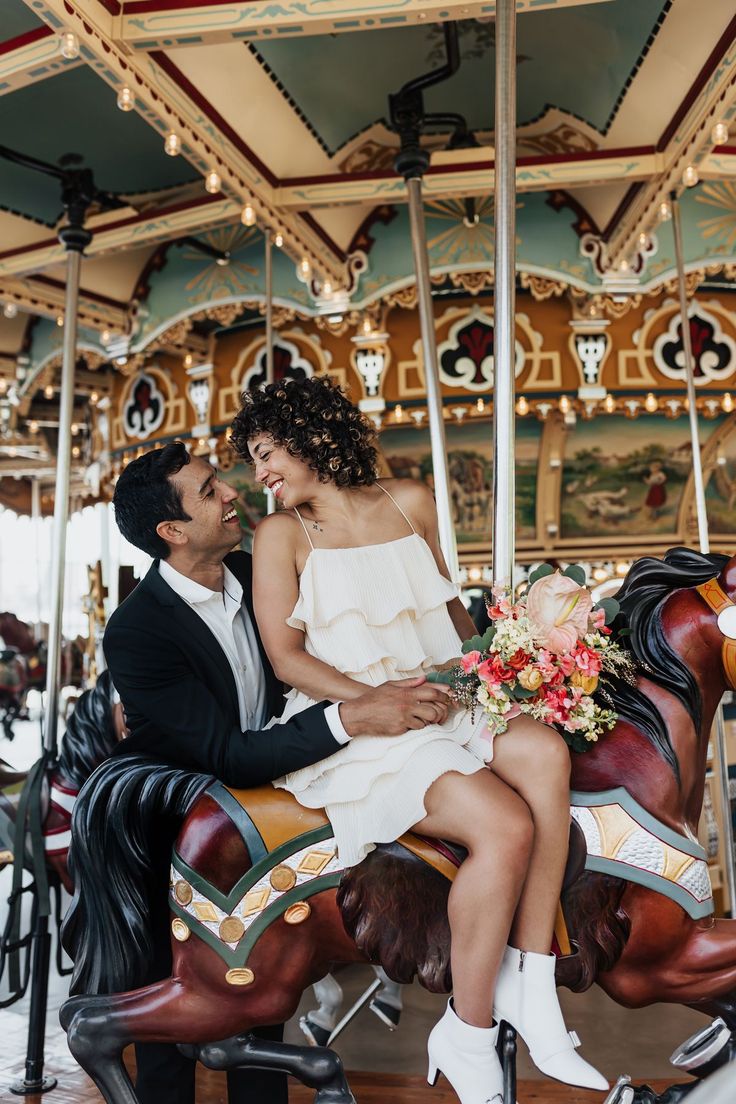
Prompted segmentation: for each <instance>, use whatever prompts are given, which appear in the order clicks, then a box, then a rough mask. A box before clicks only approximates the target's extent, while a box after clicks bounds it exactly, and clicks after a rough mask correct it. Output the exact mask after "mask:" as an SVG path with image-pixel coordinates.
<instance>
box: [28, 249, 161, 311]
mask: <svg viewBox="0 0 736 1104" xmlns="http://www.w3.org/2000/svg"><path fill="white" fill-rule="evenodd" d="M155 249H156V247H150V246H146V247H144V248H142V249H128V250H125V251H124V252H120V253H115V254H112V253H111V254H105V255H104V256H102V257H85V258H84V259H83V261H82V268H81V276H80V286H81V288H82V290H83V291H91V292H96V293H97V294H98V295H104V296H105V297H106V298H108V299H115V300H117V301H118V302H120V303H127V302H128V301H129V300H130V299H131V298H132V297H133V292H134V291H135V287H136V284H137V283H138V277H139V276H140V274H141V272H142V271H143V268H144V266H145V264H146V261H147V260H148V258H149V257H150V256H151V255H152V254H153V253H154V252H155ZM46 271H47V273H48V275H49V276H51V277H52V278H53V279H55V280H61V281H64V280H65V278H66V274H65V269H64V266H63V265H54V266H53V267H51V268H49V269H47V270H46Z"/></svg>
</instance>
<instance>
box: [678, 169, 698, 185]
mask: <svg viewBox="0 0 736 1104" xmlns="http://www.w3.org/2000/svg"><path fill="white" fill-rule="evenodd" d="M699 180H700V177H699V176H698V170H697V169H696V168H695V166H694V165H688V167H687V168H686V169H685V171H684V173H683V174H682V183H683V184H684V185H685V187H686V188H694V187H695V185H696V184H697V183H698V181H699Z"/></svg>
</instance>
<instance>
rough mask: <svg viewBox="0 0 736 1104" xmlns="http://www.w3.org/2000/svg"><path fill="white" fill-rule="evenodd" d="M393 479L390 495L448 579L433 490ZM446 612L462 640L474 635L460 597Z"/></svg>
mask: <svg viewBox="0 0 736 1104" xmlns="http://www.w3.org/2000/svg"><path fill="white" fill-rule="evenodd" d="M394 482H395V484H396V487H395V489H394V486H393V484H390V485H389V489H390V491H391V494H392V495H393V496H394V498H395V499H396V501H397V502H400V503H401V508H402V510H404V511H405V512H406V513H407V514H408V515H409V517H410V518H411V520H412V522H413V524H414V527H415V529H416V530H417V532H418V533H419V535H420V536H422V537H424V539H425V541H426V542H427V544H428V545H429V547H430V550H431V552H432V555H433V556H434V560H435V563H436V564H437V567H438V569H439V572H440V574H441V575H444V576H445V578H446V579H449V578H450V572H449V570H448V567H447V564H446V563H445V557H444V556H443V555H442V549H441V548H440V536H439V525H438V522H437V507H436V505H435V501H434V497H433V495H432V492H431V491H430V489H429V487H427V486H426V485H425V484H424V483H419V482H418V481H417V480H415V479H397V480H395V481H394ZM447 612H448V613H449V615H450V618H451V620H452V623H453V625H454V626H455V631H456V633H457V635H458V636H459V637H460V639H461V640H469V639H470V637H471V636H475V635H476V632H477V630H476V627H475V625H474V624H473V620H472V618H471V616H470V614H469V613H468V611H467V610H466V608H465V606H464V605H463V603H462V599H460V598H453V599H452V600H451V601H450V602H448V603H447Z"/></svg>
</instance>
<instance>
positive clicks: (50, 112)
mask: <svg viewBox="0 0 736 1104" xmlns="http://www.w3.org/2000/svg"><path fill="white" fill-rule="evenodd" d="M2 2H4V0H0V3H2ZM0 135H2V139H1V140H2V144H3V145H5V146H9V147H10V148H11V149H15V150H20V151H22V152H24V153H28V154H31V155H32V156H33V157H37V158H40V159H41V160H43V161H48V162H50V163H52V164H58V163H59V159H60V158H61V157H63V156H64V154H68V153H75V154H79V155H80V156H81V158H82V163H83V164H84V165H85V166H88V167H90V168H92V170H93V171H94V175H95V182H96V184H97V185H98V187H100V188H102V189H104V190H106V191H111V192H116V193H122V194H135V193H137V192H147V191H155V190H157V189H163V188H168V187H172V186H173V185H177V184H183V183H186V182H187V181H191V180H194V179H196V177H197V174H196V172H195V170H194V169H192V167H191V165H189V164H188V163H187V162H186V161H185V160H184V158H183V157H168V156H167V155H166V154H165V153H164V149H163V138H162V136H161V135H159V134H158V133H157V132H156V131H154V130H153V129H152V128H151V127H150V126H149V125H148V123H146V122H144V121H143V119H141V118H140V116H139V115H138V114H137V113H136V112H134V111H128V112H122V111H119V110H118V108H117V105H116V102H115V93H114V92H113V90H112V89H111V88H109V87H108V86H107V85H106V84H105V83H104V82H103V81H101V80H100V79H99V77H97V76H96V75H95V74H94V73H93V72H92V71H91V70H90V69H87V68H82V67H80V68H77V69H73V70H71V72H67V73H60V74H59V76H56V77H50V78H49V79H48V80H45V81H41V82H40V83H39V84H36V85H31V86H30V87H28V88H23V89H21V90H20V91H18V92H14V93H13V94H12V95H9V96H2V97H0ZM203 188H204V185H203ZM0 207H5V208H6V209H8V210H11V211H16V212H19V213H20V214H24V215H28V216H29V217H30V218H34V219H37V220H39V221H41V222H45V223H47V224H49V225H52V224H53V223H55V221H56V220H57V218H58V216H59V213H60V209H61V204H60V202H59V185H58V183H56V182H55V181H53V180H47V179H46V178H45V177H43V176H41V175H40V174H38V173H35V172H30V171H29V170H27V169H22V168H20V167H18V166H15V165H10V164H8V163H7V162H0Z"/></svg>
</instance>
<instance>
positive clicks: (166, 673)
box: [103, 442, 447, 1104]
mask: <svg viewBox="0 0 736 1104" xmlns="http://www.w3.org/2000/svg"><path fill="white" fill-rule="evenodd" d="M236 499H237V492H236V491H234V490H233V489H232V488H231V487H229V486H228V485H227V484H226V483H224V482H223V481H222V480H221V479H219V478H218V476H217V472H216V471H215V470H214V468H212V466H211V465H210V464H209V463H208V462H207V461H206V460H204V459H202V458H201V457H196V456H195V457H191V458H190V456H189V454H188V453H187V450H186V448H185V447H184V445H183V444H181V443H178V442H177V443H175V444H170V445H166V446H165V447H164V448H160V449H154V450H152V451H151V452H148V453H146V454H145V455H144V456H141V457H139V458H138V459H137V460H134V461H133V462H132V463H131V464H129V465H128V466H127V467H126V468H125V469H124V471H123V473H122V475H121V476H120V479H119V480H118V483H117V486H116V489H115V496H114V499H113V504H114V507H115V517H116V520H117V523H118V526H119V528H120V531H121V532H122V534H123V536H124V537H125V538H126V539H127V540H128V541H130V543H131V544H134V545H135V546H136V547H137V548H140V549H142V550H143V551H145V552H147V553H149V555H151V556H153V557H154V560H155V562H154V564H153V566H152V567H151V569H150V570H149V572H148V574H147V575H146V576H145V578H144V579H143V580H142V581H141V582H140V583H139V585H138V586H137V587H136V589H135V590H134V591H133V593H132V594H131V595H130V597H129V598H128V599H126V601H125V602H123V604H122V605H121V606H120V607H119V608H118V609H117V610H116V611H115V612H114V613H113V615H112V617H111V618H110V621H109V624H108V626H107V629H106V632H105V637H104V642H103V645H104V650H105V656H106V658H107V663H108V666H109V668H110V671H111V674H112V678H113V682H114V684H115V686H116V688H117V690H118V691H119V693H120V697H121V699H122V702H123V706H124V708H125V713H126V719H127V725H128V728H129V730H130V736H129V737H128V738H127V739H126V740H125V741H123V743H122V744H121V745H119V747H118V748H117V749H116V752H115V754H122V755H124V754H129V753H133V752H137V753H140V752H144V753H146V754H150V755H153V756H156V757H157V758H159V759H163V760H165V761H167V762H171V763H176V764H178V765H181V766H183V767H187V768H190V769H193V770H200V771H202V772H204V773H211V774H214V775H216V776H217V777H218V778H219V779H221V780H222V781H223V782H224V783H225V784H226V785H229V786H236V787H247V786H257V785H261V784H263V783H266V782H270V781H273V780H274V779H275V778H279V777H280V776H281V775H283V774H287V773H289V772H290V771H294V770H298V769H299V768H301V767H305V766H308V765H310V764H312V763H316V762H318V761H319V760H321V759H324V758H326V757H327V756H329V755H332V754H333V753H334V752H336V751H337V750H339V748H340V746H341V745H343V744H345V743H346V742H347V741H348V740H349V739H350V738H351V737H352V736H355V735H358V734H370V735H376V736H391V735H399V734H401V733H402V732H406V731H407V729H409V728H423V727H424V726H425V725H426V724H430V723H431V724H434V723H438V722H441V721H442V720H444V718H445V716H446V713H447V697H446V694H445V692H444V690H443V688H441V687H439V686H432V685H429V684H428V683H426V682H424V681H423V680H422V679H409V680H405V681H404V682H401V683H398V682H397V683H387V684H385V685H384V686H380V687H375V688H371V689H366V692H365V693H364V694H362V695H361V696H360V697H358V698H355V699H353V700H352V701H349V702H342V703H338V702H336V703H329V702H320V703H319V704H317V705H314V706H312V707H311V708H309V709H306V710H305V711H304V712H303V713H300V714H298V715H297V716H295V717H293V718H292V720H290V721H289V722H288V723H286V724H281V725H280V724H276V725H274V726H272V727H271V728H268V729H265V730H264V731H261V729H262V728H263V725H264V724H265V723H266V721H267V720H268V719H269V717H271V716H273V715H277V714H278V713H280V712H281V707H282V704H283V687H282V685H281V684H280V683H279V682H278V681H277V680H276V678H275V676H274V673H273V671H272V669H271V666H270V664H269V662H268V658H267V657H266V655H265V653H264V651H263V649H262V647H261V643H260V638H259V636H258V630H257V627H256V623H255V619H254V617H253V604H252V595H251V558H250V556H249V555H248V554H247V553H244V552H239V551H233V549H234V548H237V546H238V545H239V543H240V537H241V530H240V523H239V521H238V516H237V513H236V511H235V508H234V503H235V500H236ZM165 895H166V887H165V886H162V899H161V902H160V911H161V923H160V924H159V925H157V928H158V939H157V943H158V947H157V951H156V977H151V978H150V981H154V980H157V979H158V978H162V977H167V976H168V974H169V970H170V966H171V958H170V951H169V945H168V925H167V924H166V921H165V919H164V917H166V916H167V904H166V900H165ZM281 1033H282V1027H281V1026H278V1027H275V1028H267V1029H263V1030H262V1031H260V1032H258V1034H260V1035H265V1037H267V1038H281ZM136 1055H137V1062H138V1081H137V1085H136V1089H137V1092H138V1096H139V1098H140V1100H141V1104H190V1102H193V1100H194V1063H193V1062H191V1061H190V1060H189V1059H186V1058H183V1057H182V1056H181V1055H180V1054H179V1052H178V1051H177V1050H176V1048H175V1047H171V1046H163V1045H160V1044H146V1045H145V1046H140V1047H137V1048H136ZM228 1087H229V1090H230V1091H231V1092H233V1095H234V1094H235V1093H237V1096H238V1104H286V1101H287V1089H286V1078H285V1077H284V1076H283V1075H281V1074H274V1073H267V1072H264V1071H257V1070H256V1071H248V1072H245V1071H235V1072H233V1073H231V1074H229V1075H228Z"/></svg>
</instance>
